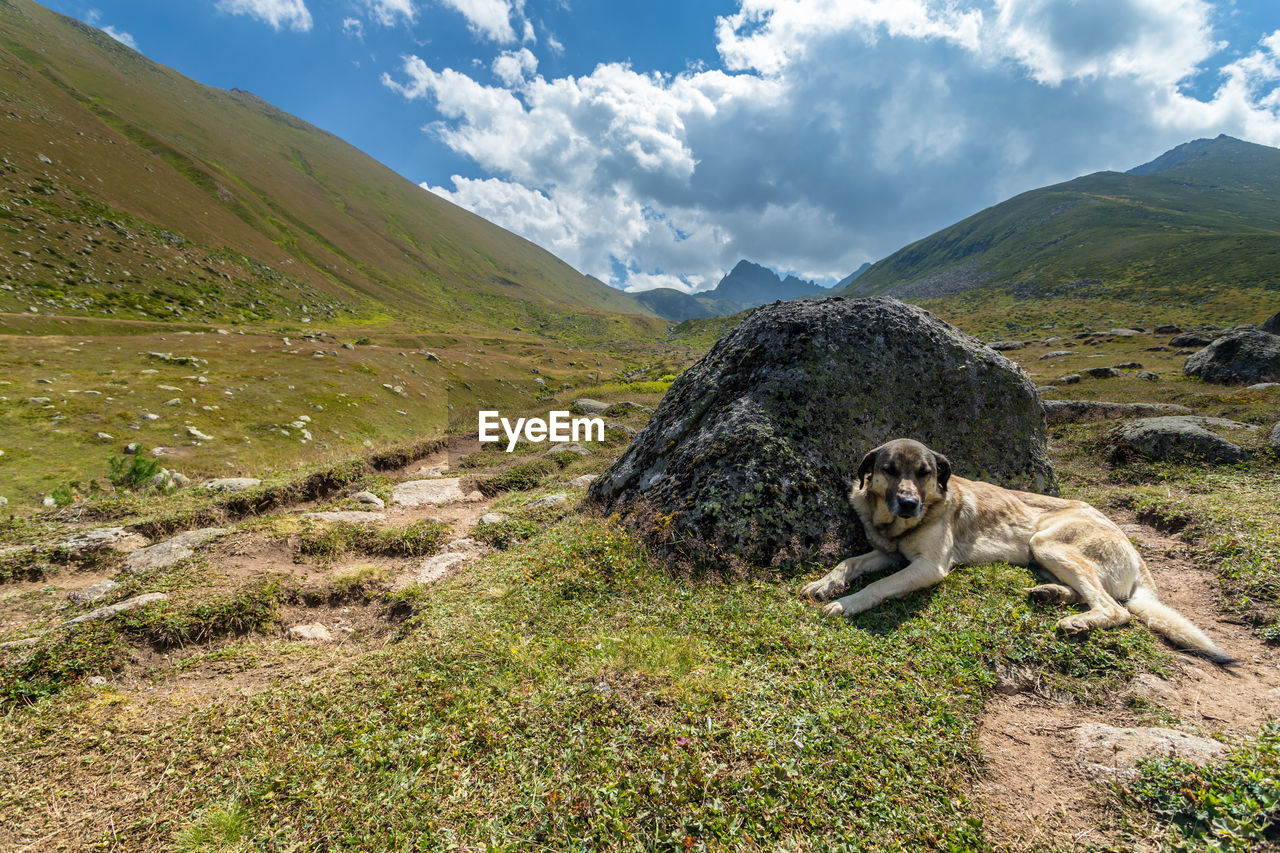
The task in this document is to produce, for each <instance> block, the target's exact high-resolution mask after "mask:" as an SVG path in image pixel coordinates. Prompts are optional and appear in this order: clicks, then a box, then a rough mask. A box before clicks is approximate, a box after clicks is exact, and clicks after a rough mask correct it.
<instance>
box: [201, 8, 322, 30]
mask: <svg viewBox="0 0 1280 853" xmlns="http://www.w3.org/2000/svg"><path fill="white" fill-rule="evenodd" d="M218 8H219V9H221V10H222V11H224V12H228V13H230V14H232V15H248V16H250V17H252V18H257V19H258V20H260V21H263V22H265V23H267V24H270V25H271V28H272V29H275V30H280V29H284V28H286V27H287V28H288V29H291V30H297V31H298V32H307V31H308V30H310V29H311V12H310V11H308V10H307V4H306V3H305V2H303V0H219V2H218Z"/></svg>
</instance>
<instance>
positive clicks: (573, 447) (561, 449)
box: [546, 441, 591, 456]
mask: <svg viewBox="0 0 1280 853" xmlns="http://www.w3.org/2000/svg"><path fill="white" fill-rule="evenodd" d="M557 453H574V454H577V455H578V456H590V455H591V451H590V450H587V449H586V448H585V447H583V446H582V445H581V444H578V443H577V442H576V441H566V442H564V443H563V444H554V445H552V446H551V447H549V448H547V452H546V455H547V456H554V455H555V454H557Z"/></svg>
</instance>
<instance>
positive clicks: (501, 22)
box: [441, 0, 516, 44]
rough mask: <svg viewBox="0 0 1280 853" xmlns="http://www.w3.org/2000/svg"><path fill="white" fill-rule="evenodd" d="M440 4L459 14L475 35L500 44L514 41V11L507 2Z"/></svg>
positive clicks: (454, 0)
mask: <svg viewBox="0 0 1280 853" xmlns="http://www.w3.org/2000/svg"><path fill="white" fill-rule="evenodd" d="M441 2H442V3H443V4H444V5H445V6H448V7H449V8H451V9H453V10H454V11H457V12H460V13H461V14H462V16H463V17H464V18H466V19H467V24H468V25H469V26H470V27H471V31H472V32H473V33H475V34H476V35H479V36H483V37H484V38H487V39H490V40H491V41H496V42H499V43H501V44H508V43H510V42H513V41H515V40H516V31H515V30H514V29H512V27H511V14H512V12H513V11H514V10H513V9H512V7H511V3H509V2H507V0H441Z"/></svg>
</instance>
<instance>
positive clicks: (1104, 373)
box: [1085, 367, 1124, 379]
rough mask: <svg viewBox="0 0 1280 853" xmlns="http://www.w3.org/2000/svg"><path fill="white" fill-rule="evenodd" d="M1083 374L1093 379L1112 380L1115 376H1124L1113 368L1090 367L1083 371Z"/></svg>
mask: <svg viewBox="0 0 1280 853" xmlns="http://www.w3.org/2000/svg"><path fill="white" fill-rule="evenodd" d="M1085 373H1087V374H1089V375H1090V376H1092V377H1093V378H1095V379H1114V378H1115V377H1117V376H1123V375H1124V374H1122V373H1121V372H1120V371H1118V370H1116V369H1115V368H1114V367H1090V368H1088V369H1087V370H1085Z"/></svg>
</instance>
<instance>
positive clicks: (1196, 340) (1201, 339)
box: [1169, 332, 1215, 347]
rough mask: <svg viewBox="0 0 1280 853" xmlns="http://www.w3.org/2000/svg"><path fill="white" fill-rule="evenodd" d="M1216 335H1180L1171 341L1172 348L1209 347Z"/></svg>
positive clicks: (1191, 333)
mask: <svg viewBox="0 0 1280 853" xmlns="http://www.w3.org/2000/svg"><path fill="white" fill-rule="evenodd" d="M1214 337H1215V336H1214V335H1206V334H1203V333H1200V332H1187V333H1186V334H1185V335H1178V336H1177V337H1176V338H1171V339H1170V340H1169V346H1171V347H1207V346H1208V345H1209V344H1211V343H1213V339H1214Z"/></svg>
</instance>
